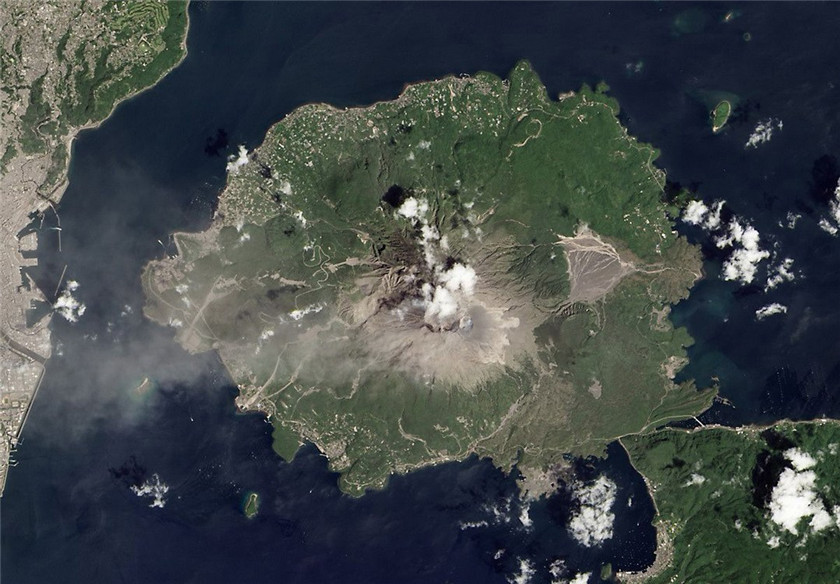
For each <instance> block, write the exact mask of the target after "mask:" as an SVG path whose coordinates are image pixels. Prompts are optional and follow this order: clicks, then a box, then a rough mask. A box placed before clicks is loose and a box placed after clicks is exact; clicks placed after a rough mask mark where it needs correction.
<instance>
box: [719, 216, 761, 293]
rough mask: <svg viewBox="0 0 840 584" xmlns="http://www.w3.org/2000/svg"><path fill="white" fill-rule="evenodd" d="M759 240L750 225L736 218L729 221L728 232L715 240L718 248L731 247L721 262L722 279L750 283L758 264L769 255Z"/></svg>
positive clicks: (756, 232)
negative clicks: (730, 251) (730, 250)
mask: <svg viewBox="0 0 840 584" xmlns="http://www.w3.org/2000/svg"><path fill="white" fill-rule="evenodd" d="M760 241H761V236H760V235H759V233H758V230H756V228H755V227H753V226H752V225H749V224H743V225H742V224H741V223H739V222H738V219H737V218H734V219H732V220H731V221H730V222H729V226H728V232H727V233H725V234H724V235H721V236H719V237H718V238H717V239H716V240H715V244H716V245H717V246H718V248H720V249H725V248H727V247H731V248H732V253H731V254H730V255H729V257H728V258H726V260H725V261H724V262H723V279H724V280H734V281H736V282H741V283H742V284H750V283H751V282H752V281H753V280H754V279H755V273H756V271H757V269H758V264H759V263H760V262H761V261H762V260H765V259H767V258H768V257H770V252H768V251H767V250H764V249H761V246H760Z"/></svg>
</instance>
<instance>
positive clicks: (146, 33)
mask: <svg viewBox="0 0 840 584" xmlns="http://www.w3.org/2000/svg"><path fill="white" fill-rule="evenodd" d="M40 6H41V4H40V3H10V4H8V6H4V8H3V12H4V14H3V16H4V20H5V21H7V22H10V23H12V24H11V25H9V26H8V27H6V28H4V33H6V34H10V35H12V36H13V38H14V42H13V43H12V50H11V51H2V53H0V65H1V66H0V87H2V90H3V93H4V99H3V100H2V102H0V103H3V106H2V114H3V116H4V117H3V123H4V125H5V129H7V130H8V131H7V132H4V134H3V137H2V138H3V140H2V141H0V149H2V151H3V157H2V160H0V168H3V169H4V170H5V169H6V168H7V167H8V165H9V164H10V163H11V162H12V161H13V160H14V158H15V156H16V155H17V154H24V155H32V154H40V155H46V156H47V157H48V160H47V162H48V165H49V166H48V167H47V174H46V177H45V178H44V180H43V182H40V179H39V182H40V184H39V185H38V186H39V188H40V189H41V191H42V192H50V191H51V190H52V189H53V188H55V187H56V186H58V185H59V184H60V183H61V182H62V179H63V177H64V174H65V170H66V165H67V158H68V157H67V144H66V142H67V137H68V136H69V135H71V134H73V133H74V132H75V131H76V130H77V129H78V128H81V127H83V126H86V125H89V124H92V123H97V122H99V121H101V120H103V119H105V118H106V117H107V116H108V115H109V114H110V112H111V110H112V109H113V108H114V106H115V105H116V104H117V103H118V102H119V101H120V100H122V99H124V98H126V97H127V96H129V95H132V94H134V93H137V92H138V91H140V90H141V89H144V88H146V87H149V86H151V85H153V84H154V83H156V82H157V81H158V80H159V79H160V78H161V77H162V76H163V75H164V74H165V73H166V72H167V71H169V70H170V69H171V68H172V67H173V66H174V65H175V64H176V63H178V61H179V60H180V59H181V58H182V57H183V55H184V38H185V36H186V30H187V3H186V1H179V2H156V1H151V0H149V1H145V0H144V1H140V2H109V3H106V4H105V5H104V6H98V5H92V4H85V3H80V2H76V3H65V4H63V6H62V7H61V9H60V10H59V9H58V8H57V9H56V10H43V11H39V7H40ZM41 18H49V19H50V20H49V22H46V21H44V22H41V20H40V19H41ZM23 23H28V24H27V25H26V26H24V25H23ZM15 27H17V28H15ZM24 60H25V61H27V67H22V66H21V63H22V62H23V61H24ZM33 68H34V70H35V71H37V72H38V76H37V77H36V78H35V80H34V81H32V80H30V79H27V78H25V77H24V71H27V70H32V69H33ZM18 111H22V112H23V114H22V115H21V114H18V113H16V112H18Z"/></svg>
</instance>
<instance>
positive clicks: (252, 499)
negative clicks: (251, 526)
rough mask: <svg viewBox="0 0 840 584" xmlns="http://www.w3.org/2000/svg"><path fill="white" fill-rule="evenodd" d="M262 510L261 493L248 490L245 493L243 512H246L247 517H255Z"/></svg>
mask: <svg viewBox="0 0 840 584" xmlns="http://www.w3.org/2000/svg"><path fill="white" fill-rule="evenodd" d="M259 511H260V495H259V493H254V492H253V491H250V492H248V493H247V494H246V495H245V503H244V504H243V507H242V512H243V513H245V517H247V518H248V519H253V518H254V517H256V516H257V513H259Z"/></svg>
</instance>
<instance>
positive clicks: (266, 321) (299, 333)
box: [143, 62, 714, 494]
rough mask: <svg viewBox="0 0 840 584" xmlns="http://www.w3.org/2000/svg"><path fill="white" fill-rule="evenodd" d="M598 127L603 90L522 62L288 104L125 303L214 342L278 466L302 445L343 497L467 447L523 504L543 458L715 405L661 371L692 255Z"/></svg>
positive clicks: (653, 174)
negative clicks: (325, 462)
mask: <svg viewBox="0 0 840 584" xmlns="http://www.w3.org/2000/svg"><path fill="white" fill-rule="evenodd" d="M617 114H618V104H617V103H616V101H615V100H614V99H612V98H610V97H608V96H607V95H606V93H605V87H599V88H597V89H595V90H593V89H590V88H589V87H583V88H582V89H581V90H580V91H578V92H570V93H565V94H563V95H560V96H559V98H558V99H556V100H555V99H551V98H550V97H549V96H548V95H547V92H546V90H545V87H544V86H543V85H542V84H541V82H540V80H539V78H538V77H537V75H536V73H535V72H534V71H533V70H532V68H531V67H530V65H529V64H528V63H526V62H522V63H519V64H518V65H517V66H516V67H515V69H514V70H513V71H512V72H511V74H510V76H509V78H508V79H507V80H503V79H500V78H498V77H496V76H495V75H492V74H489V73H478V74H476V75H474V76H470V77H467V76H460V77H448V78H445V79H441V80H438V81H432V82H426V83H418V84H415V85H410V86H408V87H407V88H406V89H405V91H404V92H403V93H402V95H400V96H399V97H398V98H396V99H395V100H393V101H387V102H382V103H377V104H374V105H372V106H370V107H365V108H352V109H337V108H334V107H331V106H329V105H324V104H312V105H306V106H303V107H301V108H299V109H297V110H295V111H294V112H292V113H291V114H289V115H288V116H287V117H286V118H285V119H283V120H281V121H280V122H279V123H278V124H276V125H275V126H274V127H273V128H271V129H270V130H269V132H268V134H267V136H266V138H265V141H264V143H263V144H262V146H260V147H259V148H258V149H256V150H255V151H253V152H247V151H246V150H245V149H244V148H241V149H240V152H239V154H238V155H237V156H234V157H232V159H231V161H230V163H229V165H228V170H229V179H228V184H227V186H226V188H225V190H224V192H223V193H222V194H221V196H220V200H219V205H218V209H217V212H216V215H215V218H214V221H213V223H212V225H211V226H210V227H209V228H208V229H207V230H206V231H204V232H201V233H180V234H176V236H175V241H176V244H177V247H178V252H179V253H178V255H177V256H176V257H174V258H164V259H161V260H159V261H155V262H152V263H151V264H150V265H149V266H148V267H147V269H146V270H145V273H144V275H143V285H144V289H145V291H146V295H147V305H146V307H145V312H146V314H147V316H149V317H151V318H152V319H154V320H156V321H157V322H159V323H162V324H165V325H169V326H171V327H173V329H174V333H175V335H176V338H177V340H178V341H179V342H180V343H181V344H182V345H183V346H184V347H186V348H187V349H189V350H191V351H206V350H210V349H215V350H217V351H218V352H219V354H220V355H221V358H222V360H223V362H224V363H225V365H226V366H227V368H228V370H229V371H230V374H231V376H232V378H233V380H234V381H235V382H236V383H237V384H238V386H239V389H240V396H239V398H238V400H237V403H238V404H239V406H240V407H241V408H242V409H254V410H261V411H264V412H266V413H267V414H268V415H269V417H270V419H271V421H272V423H273V424H274V428H275V430H274V438H275V448H276V450H277V451H278V453H280V454H281V455H282V456H283V457H284V458H287V459H291V458H292V457H293V456H294V454H295V452H296V451H297V449H298V447H299V446H300V444H301V443H302V442H304V441H311V442H313V443H315V444H316V445H317V446H318V447H319V448H320V449H321V450H322V451H323V452H324V453H325V454H326V456H327V457H328V459H329V461H330V465H331V467H332V468H333V469H334V470H336V471H338V472H340V473H341V481H340V484H341V487H342V489H343V490H344V491H346V492H348V493H351V494H361V493H363V492H364V490H365V489H367V488H378V487H381V486H382V485H383V484H384V483H385V481H386V480H387V478H388V476H389V475H390V474H392V473H403V472H407V471H409V470H411V469H415V468H418V467H421V466H424V465H429V464H435V463H439V462H443V461H450V460H462V459H464V458H465V457H467V456H468V455H470V454H472V453H476V454H478V455H481V456H488V457H491V458H492V459H493V460H494V462H495V463H496V464H497V465H499V466H500V467H503V468H510V467H511V466H512V465H513V464H517V465H518V468H519V469H520V470H521V471H522V472H523V474H524V475H525V476H526V477H527V479H528V480H527V481H526V488H527V489H529V490H530V491H531V492H532V493H535V494H538V493H539V492H541V491H544V490H546V489H547V488H549V487H548V486H547V485H548V484H549V482H550V481H547V480H544V479H545V477H550V476H551V473H552V469H554V468H555V467H556V465H559V464H561V463H562V460H563V456H564V454H565V453H569V452H571V453H575V454H600V453H602V452H603V448H604V446H605V445H606V444H607V443H608V442H609V441H611V440H613V439H615V438H617V437H619V436H623V435H626V434H628V433H634V432H642V431H645V430H649V429H653V428H655V427H657V426H660V425H662V424H665V423H666V422H668V421H670V420H677V419H681V418H685V417H688V416H692V415H694V414H696V413H698V412H700V411H702V410H704V409H705V408H706V407H707V406H708V404H709V403H710V400H711V399H712V395H713V393H714V392H713V391H712V390H706V391H698V390H697V388H695V387H694V385H693V384H692V383H691V382H686V383H682V384H679V385H677V384H675V383H674V382H673V379H674V376H675V374H676V373H677V372H678V371H679V370H680V369H681V368H682V366H683V365H684V364H685V362H686V358H685V351H684V348H685V347H686V346H687V345H689V344H691V342H692V341H691V339H690V337H689V336H688V334H687V333H686V331H685V330H683V329H675V328H674V327H673V326H672V324H671V322H670V320H669V318H668V314H669V310H670V305H671V304H672V303H674V302H676V301H678V300H679V299H681V298H683V297H684V296H685V295H686V294H687V291H688V289H689V288H690V287H691V285H692V284H693V283H694V282H695V280H696V279H697V278H698V277H700V256H699V252H698V250H697V249H696V248H695V247H693V246H691V245H689V244H688V243H687V242H686V241H685V240H684V239H682V238H681V237H678V236H677V235H676V233H675V232H674V231H673V228H672V222H671V219H670V218H669V212H670V213H671V215H674V214H675V213H676V210H675V209H670V208H669V207H668V205H667V204H666V203H665V202H664V197H663V187H664V184H665V177H664V173H663V172H662V171H661V170H660V169H657V168H656V167H655V166H654V165H653V162H654V160H655V159H656V157H657V152H656V150H655V149H653V148H652V147H650V146H648V145H645V144H640V143H639V142H637V141H636V140H635V139H634V138H633V137H631V136H629V135H628V133H627V131H626V130H625V129H624V128H623V127H622V126H621V124H620V123H619V121H618V119H617V117H616V116H617Z"/></svg>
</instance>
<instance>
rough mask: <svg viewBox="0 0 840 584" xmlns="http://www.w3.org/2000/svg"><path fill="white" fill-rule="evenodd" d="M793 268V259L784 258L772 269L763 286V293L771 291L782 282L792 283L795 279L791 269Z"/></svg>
mask: <svg viewBox="0 0 840 584" xmlns="http://www.w3.org/2000/svg"><path fill="white" fill-rule="evenodd" d="M792 267H793V258H785V259H784V260H782V263H780V264H779V265H777V266H775V267H774V268H772V270H771V273H770V276H768V278H767V283H766V284H765V285H764V291H765V292H766V291H767V290H772V289H773V288H775V287H776V286H778V285H779V284H782V283H783V282H792V281H793V280H794V278H795V276H794V274H793V272H792V271H791V268H792Z"/></svg>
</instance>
